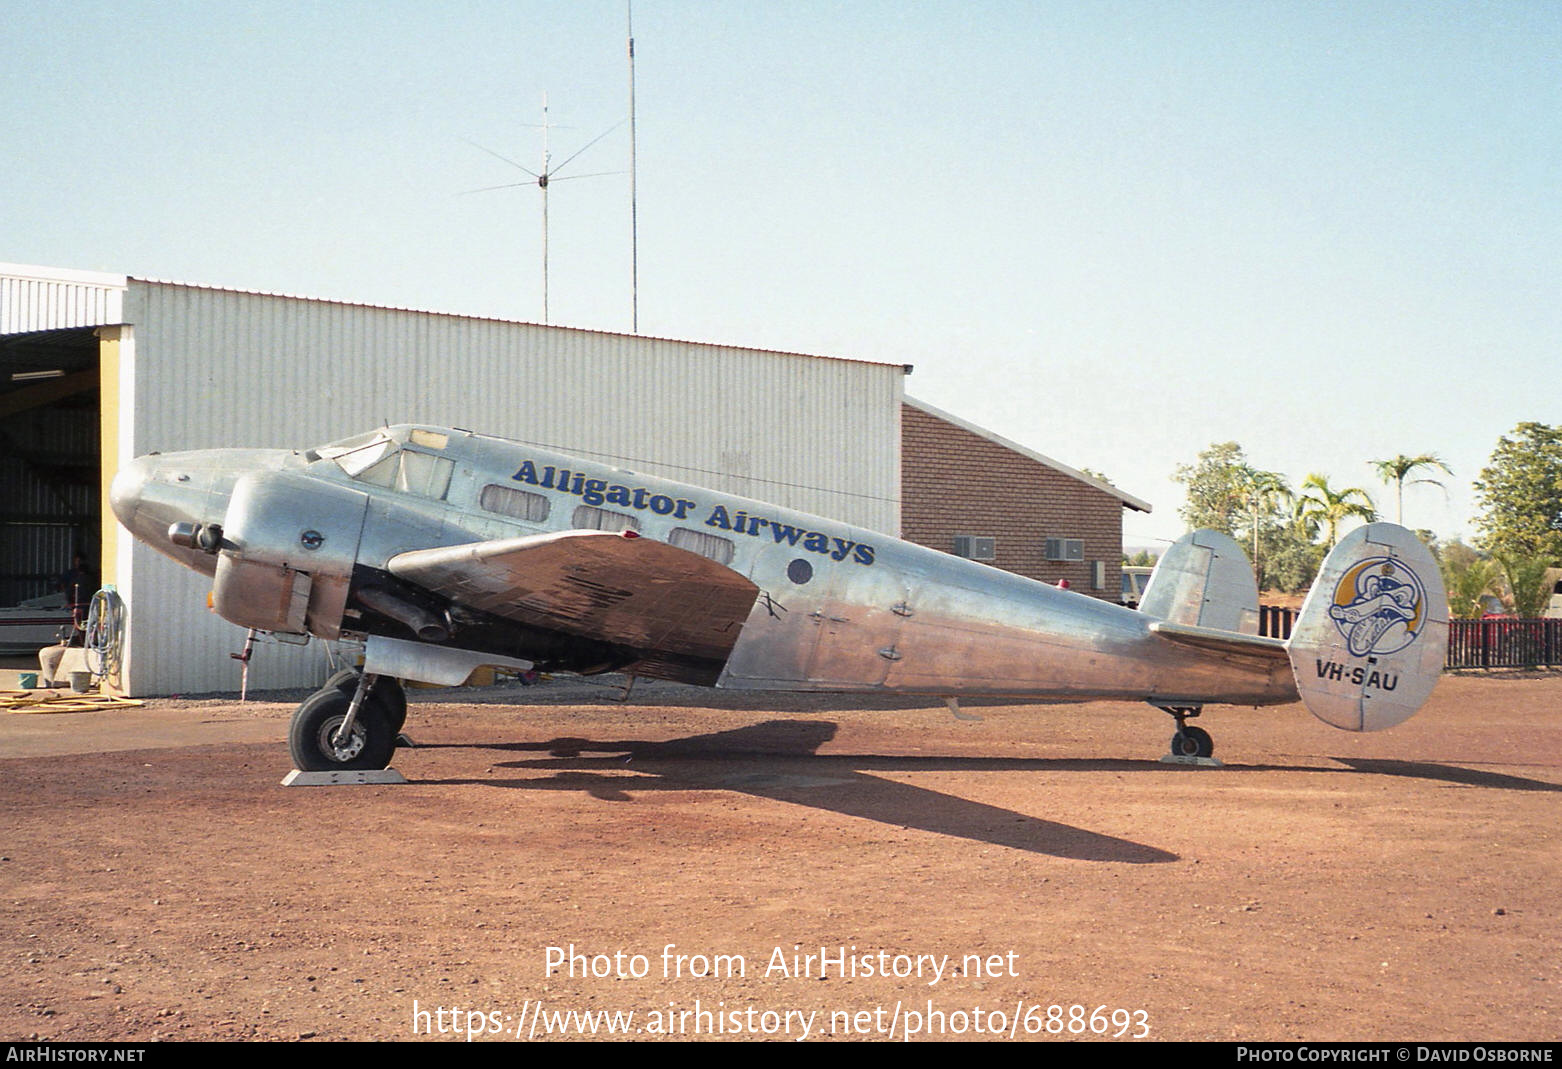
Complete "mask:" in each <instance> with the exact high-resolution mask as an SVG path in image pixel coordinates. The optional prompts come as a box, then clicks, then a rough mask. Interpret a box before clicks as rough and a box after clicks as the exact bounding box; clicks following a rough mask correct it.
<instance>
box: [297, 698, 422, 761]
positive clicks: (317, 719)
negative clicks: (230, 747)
mask: <svg viewBox="0 0 1562 1069" xmlns="http://www.w3.org/2000/svg"><path fill="white" fill-rule="evenodd" d="M351 705H352V698H351V697H350V696H349V695H346V694H343V693H342V692H341V691H340V690H337V689H335V688H334V687H333V688H329V689H325V690H318V691H316V692H315V693H314V694H312V695H310V696H309V697H308V698H307V699H305V701H304V704H302V705H300V706H299V707H298V711H297V712H295V713H294V714H293V724H292V727H291V728H290V729H289V730H288V737H287V742H288V748H289V749H290V750H291V751H292V754H293V763H294V764H295V765H296V766H298V768H299V769H300V770H302V771H304V772H345V771H362V770H371V769H377V768H384V767H385V766H386V765H389V764H390V761H391V756H392V755H393V754H394V753H395V752H396V733H395V732H394V731H392V730H391V729H390V725H389V724H388V723H387V722H386V719H385V714H384V713H383V712H382V711H381V709H380V707H379V706H377V705H375V704H374V703H372V702H364V704H363V707H362V708H360V709H359V710H358V715H357V716H356V717H354V718H353V729H352V732H351V733H350V734H349V736H348V737H347V738H346V739H345V740H343V741H342V743H341V744H340V745H338V744H337V743H336V742H335V741H334V736H335V735H336V733H337V730H338V729H339V728H340V727H341V726H342V721H344V720H346V719H347V709H348V707H349V706H351Z"/></svg>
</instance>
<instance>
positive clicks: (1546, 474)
mask: <svg viewBox="0 0 1562 1069" xmlns="http://www.w3.org/2000/svg"><path fill="white" fill-rule="evenodd" d="M1475 496H1476V497H1477V499H1478V500H1479V501H1480V502H1481V505H1482V508H1483V509H1484V511H1483V512H1482V513H1481V516H1480V518H1479V519H1478V520H1477V521H1476V522H1477V523H1478V524H1479V526H1480V528H1481V530H1482V531H1484V532H1486V535H1485V538H1484V542H1485V545H1486V548H1487V549H1489V550H1491V552H1492V553H1493V554H1494V555H1496V556H1500V557H1513V558H1515V559H1519V558H1526V557H1545V558H1547V559H1548V560H1549V561H1551V562H1553V563H1555V562H1556V561H1558V560H1562V428H1559V427H1551V426H1548V425H1546V424H1544V423H1520V424H1519V425H1518V426H1517V427H1515V428H1514V429H1513V436H1512V437H1511V438H1510V437H1508V436H1506V435H1504V436H1503V437H1501V438H1499V439H1497V448H1496V449H1495V450H1493V451H1492V455H1491V462H1490V463H1489V464H1488V465H1487V466H1486V467H1485V468H1483V469H1482V470H1481V476H1480V478H1479V479H1477V480H1476V482H1475Z"/></svg>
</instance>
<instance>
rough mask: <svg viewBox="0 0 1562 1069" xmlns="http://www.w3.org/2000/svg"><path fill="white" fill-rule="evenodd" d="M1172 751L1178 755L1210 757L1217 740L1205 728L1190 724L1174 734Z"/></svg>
mask: <svg viewBox="0 0 1562 1069" xmlns="http://www.w3.org/2000/svg"><path fill="white" fill-rule="evenodd" d="M1171 752H1172V753H1173V754H1174V755H1175V756H1177V757H1209V756H1211V755H1213V754H1214V752H1215V740H1214V739H1212V738H1210V734H1209V732H1207V731H1205V730H1204V729H1203V728H1196V727H1193V726H1192V725H1189V726H1188V727H1185V728H1183V729H1181V730H1180V731H1178V732H1177V734H1175V735H1173V736H1172V741H1171Z"/></svg>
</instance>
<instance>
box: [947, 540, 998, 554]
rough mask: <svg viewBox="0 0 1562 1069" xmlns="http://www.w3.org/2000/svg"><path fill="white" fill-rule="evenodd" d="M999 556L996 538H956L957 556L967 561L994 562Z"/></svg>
mask: <svg viewBox="0 0 1562 1069" xmlns="http://www.w3.org/2000/svg"><path fill="white" fill-rule="evenodd" d="M997 555H998V540H997V539H996V538H979V537H977V536H976V535H956V536H955V556H957V557H964V558H966V559H967V560H992V559H994V558H995V557H997Z"/></svg>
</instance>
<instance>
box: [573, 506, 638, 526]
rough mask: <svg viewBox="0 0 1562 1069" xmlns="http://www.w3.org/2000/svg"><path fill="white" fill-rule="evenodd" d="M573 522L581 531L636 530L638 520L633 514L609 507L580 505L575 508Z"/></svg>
mask: <svg viewBox="0 0 1562 1069" xmlns="http://www.w3.org/2000/svg"><path fill="white" fill-rule="evenodd" d="M574 524H575V529H576V530H581V531H638V530H639V529H640V521H639V519H638V518H636V517H634V516H629V515H626V514H624V513H622V512H614V511H612V510H611V509H599V508H597V507H596V506H594V505H581V506H579V507H578V508H576V509H575V516H574Z"/></svg>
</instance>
